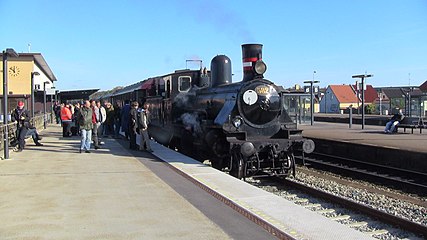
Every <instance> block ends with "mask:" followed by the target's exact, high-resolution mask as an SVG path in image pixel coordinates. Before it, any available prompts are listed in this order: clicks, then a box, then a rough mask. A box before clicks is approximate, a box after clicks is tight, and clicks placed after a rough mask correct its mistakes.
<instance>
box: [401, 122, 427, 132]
mask: <svg viewBox="0 0 427 240" xmlns="http://www.w3.org/2000/svg"><path fill="white" fill-rule="evenodd" d="M399 128H403V132H406V129H407V128H410V129H411V133H412V134H414V129H417V128H419V129H420V134H421V133H423V129H425V128H427V120H425V119H422V118H419V119H418V120H414V118H404V119H403V121H402V122H401V123H399V124H398V125H397V126H396V132H398V129H399Z"/></svg>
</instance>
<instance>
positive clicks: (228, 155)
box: [133, 44, 314, 178]
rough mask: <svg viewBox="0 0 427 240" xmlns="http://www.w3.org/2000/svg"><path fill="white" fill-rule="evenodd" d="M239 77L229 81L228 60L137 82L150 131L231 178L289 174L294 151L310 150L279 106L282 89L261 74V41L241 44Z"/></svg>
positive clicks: (310, 144)
mask: <svg viewBox="0 0 427 240" xmlns="http://www.w3.org/2000/svg"><path fill="white" fill-rule="evenodd" d="M242 55H243V72H244V76H243V80H242V81H241V82H236V83H232V82H231V78H232V71H231V60H230V59H229V58H228V57H227V56H225V55H218V56H216V57H214V58H213V59H212V61H211V69H210V71H208V70H207V69H206V68H204V69H200V70H180V71H175V72H174V73H171V74H167V75H164V76H159V77H155V78H150V79H147V80H145V81H143V82H142V83H141V86H140V96H133V97H134V99H135V98H136V99H138V97H139V98H143V99H144V100H145V102H146V103H148V104H149V105H150V107H149V111H150V127H149V134H150V136H152V137H153V138H154V139H155V140H156V141H157V142H159V143H161V144H163V145H166V146H169V147H171V148H174V149H178V150H179V151H182V152H183V153H185V154H189V155H192V156H194V157H196V158H197V159H200V160H203V159H209V160H210V161H211V163H212V166H213V167H214V168H217V169H222V170H227V171H229V172H230V174H231V175H233V176H235V177H237V178H245V177H248V176H252V175H260V174H263V175H265V174H267V175H277V176H287V175H289V174H290V173H294V174H295V158H294V152H295V151H296V149H302V150H303V151H304V152H305V153H311V152H312V151H313V150H314V143H313V141H311V140H308V139H304V138H303V137H302V130H298V129H297V126H296V123H294V122H293V121H292V119H291V118H290V116H289V115H288V113H287V111H286V110H285V108H284V104H283V96H282V93H283V92H284V90H283V89H282V88H280V87H278V86H276V85H275V84H274V83H273V82H271V81H269V80H267V79H265V78H264V76H263V74H264V73H265V71H266V69H267V66H266V64H265V63H264V62H263V61H262V45H261V44H244V45H242Z"/></svg>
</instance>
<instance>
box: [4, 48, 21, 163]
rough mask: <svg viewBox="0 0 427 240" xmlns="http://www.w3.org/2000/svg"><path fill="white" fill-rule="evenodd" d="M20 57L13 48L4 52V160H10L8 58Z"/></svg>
mask: <svg viewBox="0 0 427 240" xmlns="http://www.w3.org/2000/svg"><path fill="white" fill-rule="evenodd" d="M9 56H10V57H19V54H18V53H17V52H15V50H13V48H6V50H3V124H4V148H3V150H4V159H8V158H9V127H8V125H7V121H8V102H7V95H8V93H9V92H8V88H7V75H8V74H7V73H8V71H7V70H8V68H7V57H9Z"/></svg>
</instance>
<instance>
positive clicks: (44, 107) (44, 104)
mask: <svg viewBox="0 0 427 240" xmlns="http://www.w3.org/2000/svg"><path fill="white" fill-rule="evenodd" d="M46 83H50V82H48V81H46V82H43V127H44V129H46Z"/></svg>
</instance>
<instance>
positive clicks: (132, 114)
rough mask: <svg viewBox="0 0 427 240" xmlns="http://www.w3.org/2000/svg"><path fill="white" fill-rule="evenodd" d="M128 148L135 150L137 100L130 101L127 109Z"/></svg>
mask: <svg viewBox="0 0 427 240" xmlns="http://www.w3.org/2000/svg"><path fill="white" fill-rule="evenodd" d="M128 125H129V126H128V127H129V128H128V129H129V142H130V144H129V148H130V149H132V150H137V147H136V133H137V131H138V102H132V105H131V109H130V111H129V122H128Z"/></svg>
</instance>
